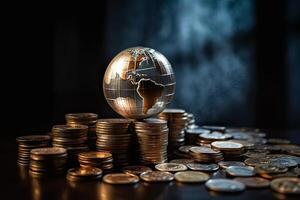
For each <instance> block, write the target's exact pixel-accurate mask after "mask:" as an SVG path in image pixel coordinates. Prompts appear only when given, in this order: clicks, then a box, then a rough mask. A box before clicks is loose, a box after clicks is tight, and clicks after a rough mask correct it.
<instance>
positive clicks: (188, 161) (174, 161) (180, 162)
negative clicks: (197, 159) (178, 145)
mask: <svg viewBox="0 0 300 200" xmlns="http://www.w3.org/2000/svg"><path fill="white" fill-rule="evenodd" d="M169 162H170V163H178V164H183V165H187V164H189V163H194V160H192V159H174V160H170V161H169Z"/></svg>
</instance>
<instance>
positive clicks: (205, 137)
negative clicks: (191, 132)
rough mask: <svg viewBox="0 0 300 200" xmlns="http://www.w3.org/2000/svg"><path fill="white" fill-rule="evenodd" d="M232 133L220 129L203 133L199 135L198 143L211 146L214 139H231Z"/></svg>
mask: <svg viewBox="0 0 300 200" xmlns="http://www.w3.org/2000/svg"><path fill="white" fill-rule="evenodd" d="M231 138H232V135H230V134H228V133H222V132H218V131H213V132H205V133H201V134H200V135H199V136H198V140H197V144H198V145H200V146H210V144H211V143H212V142H214V141H224V140H228V139H231Z"/></svg>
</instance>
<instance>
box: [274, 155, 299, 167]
mask: <svg viewBox="0 0 300 200" xmlns="http://www.w3.org/2000/svg"><path fill="white" fill-rule="evenodd" d="M270 163H271V164H273V165H276V166H278V167H281V168H284V167H287V168H290V167H296V166H298V163H297V162H296V161H295V160H292V159H290V158H289V157H280V158H273V159H270Z"/></svg>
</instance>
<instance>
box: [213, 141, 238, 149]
mask: <svg viewBox="0 0 300 200" xmlns="http://www.w3.org/2000/svg"><path fill="white" fill-rule="evenodd" d="M211 146H212V147H214V148H217V149H219V150H233V149H241V148H243V145H242V144H240V143H237V142H228V141H224V142H223V141H217V142H213V143H211Z"/></svg>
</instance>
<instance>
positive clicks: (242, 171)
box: [226, 166, 255, 176]
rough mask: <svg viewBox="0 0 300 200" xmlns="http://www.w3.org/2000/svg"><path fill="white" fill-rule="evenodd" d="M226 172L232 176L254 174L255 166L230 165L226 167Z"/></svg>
mask: <svg viewBox="0 0 300 200" xmlns="http://www.w3.org/2000/svg"><path fill="white" fill-rule="evenodd" d="M226 173H227V174H228V175H230V176H254V175H255V171H254V168H253V167H248V166H230V167H227V168H226Z"/></svg>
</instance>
